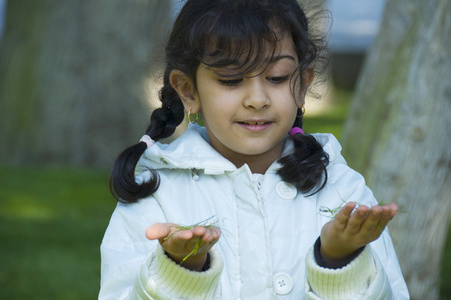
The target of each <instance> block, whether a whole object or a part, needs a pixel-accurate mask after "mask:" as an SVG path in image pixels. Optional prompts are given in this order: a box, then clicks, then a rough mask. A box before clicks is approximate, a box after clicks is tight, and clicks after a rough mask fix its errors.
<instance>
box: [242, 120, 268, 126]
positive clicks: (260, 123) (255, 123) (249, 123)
mask: <svg viewBox="0 0 451 300" xmlns="http://www.w3.org/2000/svg"><path fill="white" fill-rule="evenodd" d="M239 123H241V124H248V125H265V124H267V123H270V122H268V121H261V122H253V121H247V122H239Z"/></svg>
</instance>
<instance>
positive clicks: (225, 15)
mask: <svg viewBox="0 0 451 300" xmlns="http://www.w3.org/2000/svg"><path fill="white" fill-rule="evenodd" d="M276 30H277V32H276ZM280 33H282V34H284V35H289V36H291V37H292V39H293V42H294V45H295V49H296V52H297V56H298V58H299V62H300V64H299V66H298V68H297V71H296V72H294V74H293V77H292V80H293V79H294V84H293V85H296V84H300V85H301V86H302V84H303V82H302V75H303V74H304V71H306V70H307V69H308V68H312V67H313V68H314V69H315V70H316V71H317V72H322V71H323V69H324V67H323V65H322V64H318V62H321V61H326V60H321V59H322V58H323V57H325V56H323V55H324V51H323V50H325V47H324V44H323V43H322V42H323V40H324V39H322V38H315V37H314V34H313V30H312V29H311V26H310V24H309V21H308V19H307V17H306V15H305V14H304V11H303V10H302V8H301V7H300V5H299V3H298V2H297V1H296V0H188V1H187V2H186V4H185V5H184V6H183V8H182V9H181V11H180V14H179V15H178V17H177V19H176V20H175V23H174V26H173V30H172V32H171V34H170V36H169V40H168V42H167V45H166V69H165V72H164V77H163V87H162V89H161V90H160V94H159V97H160V101H161V102H162V106H161V108H158V109H156V110H154V112H153V113H152V115H151V118H150V125H149V127H148V128H147V131H146V134H147V135H149V136H150V137H151V138H152V139H153V140H155V141H158V140H160V139H162V138H166V137H169V136H171V135H172V134H173V133H174V131H175V129H176V127H177V126H178V125H179V124H180V123H181V122H182V121H183V118H184V107H183V104H182V102H181V100H180V98H179V96H178V94H177V92H176V91H175V90H174V89H173V88H172V86H171V84H170V82H169V77H170V74H171V72H172V71H173V70H180V71H182V72H183V73H184V74H186V75H187V76H188V77H189V78H190V79H191V80H192V82H193V83H194V86H196V72H197V69H198V67H199V65H200V64H201V63H204V64H206V65H208V66H210V67H212V68H219V67H225V66H229V65H231V64H232V63H234V64H236V62H237V61H239V62H240V65H239V66H237V67H236V70H237V72H239V74H247V73H249V72H251V71H253V70H256V69H258V68H261V67H262V66H263V65H264V64H265V63H267V61H268V57H267V49H268V48H269V49H272V55H274V54H275V51H276V49H277V44H278V42H279V41H280V39H281V38H282V37H281V36H280ZM238 59H239V60H238ZM234 76H236V74H234ZM302 117H303V116H302V110H301V109H299V110H298V117H297V119H296V121H295V124H293V126H298V127H301V128H302ZM293 140H294V145H295V151H294V153H293V154H291V155H288V156H286V157H283V158H281V159H279V162H280V163H281V164H282V168H281V169H280V171H279V174H280V176H281V177H282V179H283V180H285V181H287V182H289V183H292V184H294V185H295V186H296V187H297V188H298V189H299V190H300V191H301V192H303V193H309V192H312V193H315V192H317V191H319V190H320V189H321V188H322V187H324V185H325V183H326V180H327V172H326V167H327V164H328V161H329V160H328V156H327V154H326V153H325V152H324V150H323V148H322V147H321V145H320V144H319V143H318V142H317V141H316V139H315V138H314V137H313V136H310V135H300V134H297V135H295V136H294V137H293ZM145 150H146V144H145V143H144V142H140V143H138V144H136V145H134V146H131V147H129V148H127V149H125V150H124V151H123V152H122V153H121V154H120V155H119V157H118V158H117V160H116V162H115V164H114V167H113V170H112V173H111V177H110V189H111V191H112V193H113V195H114V196H115V198H116V199H118V201H121V202H124V203H132V202H136V201H138V200H139V199H141V198H143V197H146V196H149V195H151V194H152V193H154V192H155V191H156V190H157V189H158V186H159V176H158V173H157V172H156V171H155V170H151V171H152V172H153V176H152V177H151V179H150V180H149V181H147V182H144V183H142V184H138V183H136V181H135V176H134V171H135V167H136V163H137V162H138V160H139V158H140V157H141V155H142V154H143V153H144V151H145Z"/></svg>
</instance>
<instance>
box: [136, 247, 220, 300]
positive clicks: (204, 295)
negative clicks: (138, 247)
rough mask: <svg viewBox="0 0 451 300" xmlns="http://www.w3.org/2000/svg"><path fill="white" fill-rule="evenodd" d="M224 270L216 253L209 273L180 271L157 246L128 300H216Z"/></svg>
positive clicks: (211, 259) (143, 266)
mask: <svg viewBox="0 0 451 300" xmlns="http://www.w3.org/2000/svg"><path fill="white" fill-rule="evenodd" d="M222 268H223V264H222V259H221V257H220V255H219V253H218V252H217V251H215V250H214V249H212V250H211V251H210V269H209V270H207V271H205V272H194V271H190V270H188V269H185V268H183V267H180V266H179V265H177V264H176V263H175V262H173V261H172V260H171V259H169V258H168V257H167V256H166V255H165V253H164V251H163V249H162V248H161V247H160V246H158V247H157V249H156V250H155V251H154V252H152V253H151V254H150V255H149V256H148V257H147V259H146V260H145V261H144V262H143V264H142V266H141V268H140V271H139V274H138V276H137V278H136V281H135V285H134V287H133V289H132V291H131V292H130V298H129V299H168V300H169V299H215V298H218V297H219V293H220V290H219V287H218V281H219V277H220V275H221V272H222Z"/></svg>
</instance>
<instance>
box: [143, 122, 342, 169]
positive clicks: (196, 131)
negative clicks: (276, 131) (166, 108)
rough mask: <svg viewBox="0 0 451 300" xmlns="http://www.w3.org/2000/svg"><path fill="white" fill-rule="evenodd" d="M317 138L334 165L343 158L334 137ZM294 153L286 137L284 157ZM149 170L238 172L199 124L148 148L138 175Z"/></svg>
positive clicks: (275, 167) (275, 163)
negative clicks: (339, 158)
mask: <svg viewBox="0 0 451 300" xmlns="http://www.w3.org/2000/svg"><path fill="white" fill-rule="evenodd" d="M314 137H315V138H316V139H317V140H318V142H319V143H320V144H321V145H322V146H323V147H324V150H325V151H326V152H327V153H328V154H329V159H330V162H331V164H332V163H333V162H334V161H335V160H336V158H337V157H339V156H340V151H341V146H340V144H339V143H338V141H337V139H336V138H335V137H334V136H333V135H331V134H318V133H317V134H314ZM292 151H293V143H292V141H291V140H290V139H289V138H286V142H285V148H284V151H283V154H282V156H285V155H288V154H289V153H292ZM280 167H281V166H280V164H279V163H278V162H274V163H273V164H272V165H271V167H270V168H269V170H268V171H271V172H277V170H279V169H280ZM149 168H152V169H155V170H159V169H197V170H204V172H205V173H206V174H223V173H224V172H228V171H235V170H237V168H236V167H235V165H234V164H233V163H231V162H230V161H228V160H227V159H225V158H224V157H223V156H222V155H220V154H219V153H218V152H217V151H216V150H215V149H213V148H212V147H211V146H210V144H209V141H208V135H207V132H206V130H205V128H204V127H201V126H199V125H197V124H195V125H190V126H189V127H188V129H187V130H186V131H185V132H184V133H183V134H182V135H181V136H180V137H179V138H178V139H176V140H175V141H173V142H172V143H170V144H161V143H159V142H157V143H155V144H154V145H153V146H152V147H151V148H148V149H147V150H146V151H145V152H144V154H143V156H142V157H141V158H140V160H139V161H138V164H137V167H136V173H138V174H139V173H141V172H143V171H147V170H148V169H149Z"/></svg>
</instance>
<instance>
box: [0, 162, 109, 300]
mask: <svg viewBox="0 0 451 300" xmlns="http://www.w3.org/2000/svg"><path fill="white" fill-rule="evenodd" d="M114 206H115V201H114V200H113V199H112V197H111V196H110V195H109V191H108V174H107V172H104V171H92V170H69V169H60V170H56V169H53V170H50V169H25V168H24V169H17V168H8V167H2V168H0V240H1V245H0V251H1V255H0V266H1V267H0V286H1V288H0V299H95V298H96V297H97V293H98V289H99V278H100V277H99V274H100V256H99V245H100V242H101V239H102V236H103V233H104V231H105V228H106V226H107V225H108V220H109V218H110V216H111V213H112V211H113V209H114Z"/></svg>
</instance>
